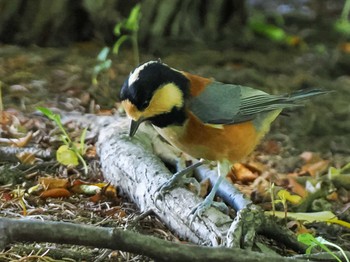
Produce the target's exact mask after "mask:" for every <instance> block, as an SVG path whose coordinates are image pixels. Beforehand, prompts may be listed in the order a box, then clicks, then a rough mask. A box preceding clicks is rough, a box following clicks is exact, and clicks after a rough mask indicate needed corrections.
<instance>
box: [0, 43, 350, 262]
mask: <svg viewBox="0 0 350 262" xmlns="http://www.w3.org/2000/svg"><path fill="white" fill-rule="evenodd" d="M254 43H259V44H257V45H255V44H254ZM346 45H349V43H347V42H339V43H329V44H322V45H321V44H320V43H314V44H303V45H296V46H288V45H285V44H281V43H273V42H270V41H269V40H266V39H263V38H256V39H255V38H254V39H251V40H250V41H248V42H246V43H244V44H243V43H240V42H237V43H233V44H232V46H231V45H225V47H221V46H217V47H208V46H206V45H204V44H195V45H193V44H192V45H189V44H188V45H186V44H184V45H182V46H181V47H178V48H177V49H170V47H169V49H168V50H163V51H162V52H155V53H154V54H147V53H143V55H142V56H141V61H148V60H151V59H155V58H158V57H160V58H161V59H162V61H163V62H165V63H167V64H168V65H170V66H171V67H174V68H176V69H179V70H184V71H189V72H191V73H195V74H198V75H202V76H206V77H212V78H215V79H216V80H217V81H222V82H226V83H234V84H240V85H246V86H250V87H254V88H258V89H262V90H265V91H268V92H271V93H276V94H277V93H287V92H292V91H296V90H298V89H302V88H321V89H325V90H332V91H334V92H332V93H329V94H327V95H324V96H321V97H316V98H314V99H312V100H308V101H305V106H304V107H300V108H297V109H293V110H292V111H287V112H285V114H284V115H282V116H280V117H279V118H278V119H277V120H276V121H275V123H274V124H273V126H272V129H271V132H270V134H269V135H268V136H267V137H266V138H265V140H264V142H263V143H262V144H261V145H260V146H259V147H258V149H257V151H256V153H254V154H253V156H252V157H251V158H250V159H248V160H247V163H248V162H250V163H251V162H257V159H258V160H259V162H260V163H261V164H262V165H264V167H265V168H268V169H270V170H271V173H273V174H277V175H280V174H282V175H287V174H290V173H300V171H301V170H303V168H304V169H305V166H306V164H307V163H306V162H307V161H308V160H307V159H305V154H304V155H303V156H304V157H303V156H302V157H301V154H302V153H305V152H313V153H310V154H311V155H312V157H313V158H314V159H317V160H315V161H316V163H320V161H326V164H325V165H324V166H323V167H322V168H318V169H317V168H316V171H315V172H316V173H317V175H316V179H318V178H319V177H321V176H322V175H324V174H325V173H326V172H327V169H328V168H329V167H330V166H334V167H336V168H340V167H342V166H344V165H345V164H347V163H349V162H350V77H349V73H350V71H349V68H350V52H349V47H348V48H346ZM227 46H229V47H227ZM171 48H174V47H171ZM100 50H101V46H98V45H97V44H95V43H79V44H76V45H72V46H71V47H68V48H39V47H26V48H24V47H17V46H4V45H3V46H0V81H1V83H2V100H3V106H4V112H6V117H8V118H9V119H10V120H9V122H6V121H3V123H2V124H1V128H0V137H2V138H18V137H23V136H25V135H26V134H28V132H30V131H32V132H33V135H32V136H31V140H30V141H29V142H28V143H27V144H26V147H35V148H44V149H51V150H55V149H57V147H58V145H59V143H60V140H59V138H58V136H57V132H56V131H57V130H56V129H55V127H54V125H53V124H52V123H51V122H50V121H49V120H47V119H45V118H43V117H42V116H41V115H40V114H39V113H38V111H37V110H36V107H38V106H45V107H49V108H59V109H62V110H66V111H73V110H76V111H80V112H87V113H97V114H118V113H119V111H120V108H119V104H118V93H119V90H120V87H121V85H122V83H123V81H124V80H125V78H126V77H127V75H128V73H129V72H130V71H131V70H132V69H133V67H134V65H133V56H132V51H131V50H127V49H123V51H122V52H121V53H120V55H119V56H118V57H115V56H114V57H113V56H112V57H111V59H112V61H113V64H112V67H111V68H110V69H109V70H107V71H105V72H102V73H101V74H100V75H99V77H98V80H99V81H98V84H97V85H93V84H92V82H91V75H92V71H93V68H94V67H95V66H96V64H97V63H98V62H97V60H96V56H97V54H98V52H99V51H100ZM77 130H78V131H77ZM79 130H80V127H76V126H74V124H72V125H71V126H69V131H70V132H72V134H73V136H74V137H78V135H77V134H75V133H74V132H76V133H79ZM95 139H96V138H94V137H88V144H89V146H90V147H91V148H93V146H94V142H95ZM0 144H1V146H2V147H10V146H11V144H6V143H2V142H1V143H0ZM315 156H317V157H315ZM87 161H88V165H89V167H90V171H89V174H88V175H84V174H83V172H82V169H81V168H80V167H79V168H73V169H67V168H65V167H62V166H59V165H58V164H57V162H56V161H55V159H54V158H51V159H49V160H42V161H39V162H35V164H29V165H28V164H18V160H17V161H16V160H13V159H11V158H9V159H0V203H1V204H0V208H1V209H0V216H2V217H23V216H27V217H28V216H29V217H33V218H35V217H40V218H43V219H47V220H64V221H75V222H79V223H85V224H93V225H100V226H116V227H126V226H127V224H128V223H130V221H132V220H133V219H134V218H135V216H137V215H138V214H139V213H138V210H137V207H136V206H135V205H133V204H132V203H129V202H128V200H127V199H125V198H123V196H118V197H115V198H113V199H108V198H107V199H103V201H98V202H94V201H91V199H90V197H89V196H87V195H84V194H75V195H72V196H70V197H69V198H63V199H62V198H47V199H42V198H40V197H38V196H36V195H30V194H29V195H28V194H27V190H28V189H29V188H30V187H32V186H33V185H36V184H37V181H38V179H39V177H43V176H44V177H51V176H52V177H60V178H68V177H69V179H70V180H74V179H81V180H84V181H88V182H90V183H97V182H101V181H103V174H102V173H101V172H100V170H99V159H98V156H96V155H93V154H92V155H90V156H89V157H87ZM317 161H318V162H317ZM39 163H40V164H39ZM322 163H325V162H322ZM307 172H309V173H312V171H310V170H306V173H307ZM314 178H315V177H314ZM250 185H251V184H250ZM241 186H242V187H244V185H241ZM287 186H288V185H287ZM15 189H23V190H24V193H22V195H17V197H14V195H13V191H14V190H15ZM337 190H338V191H337V192H338V198H337V199H336V200H334V201H333V202H332V201H329V200H327V201H328V202H327V203H328V204H329V205H327V208H329V209H331V210H332V211H333V212H340V211H341V210H342V211H343V213H342V214H343V219H345V218H349V217H350V214H349V211H348V208H346V207H349V203H350V202H349V199H350V194H349V191H348V190H346V189H344V188H341V187H340V188H338V189H337ZM253 191H254V190H253V189H251V187H249V190H247V192H248V194H251V193H252V192H253ZM344 191H345V192H344ZM257 201H258V200H257ZM259 201H260V202H261V199H260V200H259ZM259 201H258V202H259ZM23 203H24V204H23ZM262 204H264V203H262ZM325 205H326V204H325ZM24 206H25V207H24ZM321 209H326V207H325V206H322V207H321ZM24 210H25V212H24ZM313 229H314V230H316V231H317V232H318V233H319V234H322V235H323V236H324V237H325V238H328V239H329V240H331V241H338V244H339V245H341V246H343V247H344V248H345V249H346V248H347V250H349V249H350V239H349V237H346V236H345V235H346V232H348V231H346V229H339V228H336V227H335V226H329V227H323V228H322V226H320V225H317V224H316V225H314V226H313ZM138 230H139V231H140V232H142V233H144V234H152V235H156V236H159V237H161V238H165V239H168V240H171V241H180V239H178V238H177V237H176V236H175V235H174V234H173V233H172V232H170V231H169V230H168V229H166V228H165V227H164V226H163V225H162V223H161V221H159V220H158V219H157V218H156V217H154V216H149V217H147V218H145V219H144V220H142V221H141V224H140V227H139V228H138ZM335 231H337V234H338V235H339V234H340V235H342V236H343V237H342V239H341V240H337V239H335V237H334V236H335V235H336V234H334V232H335ZM48 248H50V249H51V251H50V252H49V253H47V254H44V253H45V251H46V250H47V249H48ZM277 249H278V248H277ZM43 254H44V255H46V256H49V257H53V258H56V259H59V258H60V259H62V257H67V258H71V259H72V260H74V261H79V260H85V261H98V260H97V259H100V260H99V261H130V260H131V261H147V260H148V259H147V258H145V257H140V256H138V255H133V254H128V253H124V252H118V251H113V252H112V251H109V250H97V249H88V248H84V247H71V246H62V245H54V244H28V245H20V244H16V245H13V246H12V247H10V248H9V249H8V250H5V251H3V252H1V253H0V260H1V261H10V260H11V259H12V261H13V260H16V259H18V260H20V259H21V258H22V259H23V258H25V257H28V256H33V255H38V256H39V255H43ZM63 260H64V259H63ZM72 260H69V261H72ZM23 261H24V260H23ZM64 261H68V260H64Z"/></svg>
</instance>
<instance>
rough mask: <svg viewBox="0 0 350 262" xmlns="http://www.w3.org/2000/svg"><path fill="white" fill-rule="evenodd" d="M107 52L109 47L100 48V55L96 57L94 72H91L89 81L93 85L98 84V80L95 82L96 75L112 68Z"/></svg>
mask: <svg viewBox="0 0 350 262" xmlns="http://www.w3.org/2000/svg"><path fill="white" fill-rule="evenodd" d="M109 51H110V49H109V47H104V48H102V50H101V51H100V53H99V54H98V55H97V64H96V65H95V67H94V70H93V72H92V79H91V82H92V84H93V85H97V84H98V80H97V77H98V75H99V74H100V73H101V72H103V71H107V70H108V69H110V68H111V66H112V60H111V59H109V58H108V54H109Z"/></svg>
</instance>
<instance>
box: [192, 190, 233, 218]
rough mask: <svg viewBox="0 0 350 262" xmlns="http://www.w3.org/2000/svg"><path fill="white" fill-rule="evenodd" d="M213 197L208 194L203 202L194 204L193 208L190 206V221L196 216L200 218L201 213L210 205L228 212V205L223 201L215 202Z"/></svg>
mask: <svg viewBox="0 0 350 262" xmlns="http://www.w3.org/2000/svg"><path fill="white" fill-rule="evenodd" d="M213 199H214V197H212V196H211V195H210V194H209V195H208V196H207V197H206V198H205V199H204V200H203V202H201V203H199V204H198V205H196V206H195V207H194V208H192V210H191V212H190V213H189V216H190V217H191V218H190V223H191V224H192V222H193V221H194V220H195V218H196V217H198V218H201V217H202V215H203V213H204V212H205V211H206V210H208V209H209V208H210V207H211V206H213V207H215V208H217V209H219V210H220V211H221V212H223V213H228V207H227V206H226V204H225V203H223V202H215V201H214V200H213Z"/></svg>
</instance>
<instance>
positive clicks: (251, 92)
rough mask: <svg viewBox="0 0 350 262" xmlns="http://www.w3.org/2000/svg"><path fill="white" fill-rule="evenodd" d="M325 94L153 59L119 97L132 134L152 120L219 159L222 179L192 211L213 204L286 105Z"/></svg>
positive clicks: (198, 153)
mask: <svg viewBox="0 0 350 262" xmlns="http://www.w3.org/2000/svg"><path fill="white" fill-rule="evenodd" d="M323 93H326V92H325V91H320V90H316V89H314V90H307V91H299V92H296V93H293V94H291V95H270V94H268V93H265V92H263V91H261V90H257V89H253V88H250V87H246V86H240V85H232V84H224V83H220V82H216V81H213V80H212V79H208V78H204V77H201V76H197V75H193V74H190V73H187V72H183V71H179V70H176V69H173V68H171V67H169V66H167V65H166V64H163V63H161V62H159V61H150V62H147V63H145V64H142V65H140V66H138V67H137V68H136V69H135V70H134V71H132V72H131V73H130V75H129V77H128V78H127V80H126V81H125V83H124V85H123V87H122V89H121V93H120V98H121V100H122V105H123V107H124V109H125V111H126V113H127V115H128V116H129V117H130V118H131V119H132V120H131V127H130V136H133V135H134V134H135V132H136V131H137V128H138V127H139V125H140V124H141V123H142V122H143V121H149V122H150V123H152V125H153V126H154V127H155V128H156V130H157V131H158V132H159V133H160V134H161V135H162V136H163V137H164V138H165V139H166V140H167V141H168V142H169V143H170V144H172V145H173V146H175V147H177V148H178V149H180V150H181V151H183V152H185V153H187V154H189V155H191V156H192V157H195V158H202V159H206V160H211V161H217V163H218V173H219V179H218V180H217V182H216V184H215V185H214V186H213V188H212V190H211V192H210V194H209V195H208V196H207V197H206V199H205V200H204V202H203V203H201V204H200V205H199V206H197V207H196V208H195V209H194V210H193V211H194V213H195V214H196V215H200V214H201V213H202V212H203V211H204V210H206V209H207V208H208V207H209V206H210V205H211V204H212V202H213V199H214V196H215V193H216V191H217V189H218V187H219V184H220V182H221V181H222V180H223V179H224V177H225V176H226V174H227V173H228V171H229V170H230V168H231V166H232V164H233V163H235V162H237V161H240V160H242V159H243V158H244V157H246V156H247V155H248V154H250V153H251V152H252V151H253V150H254V148H255V146H256V145H257V144H258V143H259V141H260V140H261V139H262V138H263V136H264V135H265V134H266V133H267V132H268V131H269V128H270V125H271V122H272V121H274V120H275V119H276V117H277V116H278V115H279V114H280V113H281V111H282V110H283V109H284V108H289V107H295V106H298V104H296V102H298V101H299V100H302V99H305V98H308V97H311V96H315V95H319V94H323ZM177 180H178V179H175V178H174V177H173V179H171V180H170V183H169V182H168V183H166V185H165V186H164V187H163V188H161V189H160V190H161V191H162V190H166V189H168V188H170V185H172V184H173V182H175V181H177Z"/></svg>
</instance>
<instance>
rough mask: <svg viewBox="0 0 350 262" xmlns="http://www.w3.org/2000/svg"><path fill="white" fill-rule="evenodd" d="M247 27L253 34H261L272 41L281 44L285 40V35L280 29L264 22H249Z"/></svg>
mask: <svg viewBox="0 0 350 262" xmlns="http://www.w3.org/2000/svg"><path fill="white" fill-rule="evenodd" d="M249 27H250V29H252V30H253V32H255V33H258V34H261V35H263V36H265V37H267V38H269V39H270V40H273V41H277V42H282V41H284V40H285V39H286V38H287V34H286V32H285V31H284V30H283V29H282V28H279V27H277V26H275V25H271V24H267V23H265V22H261V21H250V23H249Z"/></svg>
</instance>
